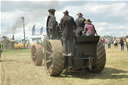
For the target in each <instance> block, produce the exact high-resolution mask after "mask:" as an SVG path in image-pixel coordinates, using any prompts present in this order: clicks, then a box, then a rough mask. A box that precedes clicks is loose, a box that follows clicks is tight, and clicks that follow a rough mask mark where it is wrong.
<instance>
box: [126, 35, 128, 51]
mask: <svg viewBox="0 0 128 85" xmlns="http://www.w3.org/2000/svg"><path fill="white" fill-rule="evenodd" d="M126 48H127V52H128V36H126Z"/></svg>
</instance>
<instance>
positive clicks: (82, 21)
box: [76, 13, 86, 37]
mask: <svg viewBox="0 0 128 85" xmlns="http://www.w3.org/2000/svg"><path fill="white" fill-rule="evenodd" d="M77 15H78V18H77V19H76V26H77V28H76V37H79V36H81V35H82V31H84V25H85V21H86V20H85V19H84V18H83V14H82V13H78V14H77Z"/></svg>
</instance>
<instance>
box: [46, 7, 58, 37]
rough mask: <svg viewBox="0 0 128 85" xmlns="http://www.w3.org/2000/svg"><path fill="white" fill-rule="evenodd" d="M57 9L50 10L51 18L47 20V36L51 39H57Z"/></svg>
mask: <svg viewBox="0 0 128 85" xmlns="http://www.w3.org/2000/svg"><path fill="white" fill-rule="evenodd" d="M55 11H56V10H55V9H49V10H48V12H49V16H48V18H47V25H46V27H47V35H48V38H49V39H55V30H56V27H57V21H56V17H55V16H54V15H55Z"/></svg>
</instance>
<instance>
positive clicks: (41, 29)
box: [40, 27, 43, 35]
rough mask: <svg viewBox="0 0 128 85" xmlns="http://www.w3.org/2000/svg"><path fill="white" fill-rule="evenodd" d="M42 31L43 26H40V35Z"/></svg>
mask: <svg viewBox="0 0 128 85" xmlns="http://www.w3.org/2000/svg"><path fill="white" fill-rule="evenodd" d="M42 33H43V27H41V28H40V35H41V34H42Z"/></svg>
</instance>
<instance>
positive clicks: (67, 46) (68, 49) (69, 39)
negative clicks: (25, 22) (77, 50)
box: [60, 10, 76, 66]
mask: <svg viewBox="0 0 128 85" xmlns="http://www.w3.org/2000/svg"><path fill="white" fill-rule="evenodd" d="M63 13H64V16H63V17H62V19H61V21H60V27H61V31H62V42H63V47H64V54H63V55H64V56H65V58H66V60H69V61H66V62H68V65H69V66H72V63H71V62H72V61H71V60H72V56H73V53H74V52H73V49H74V30H75V28H76V24H75V21H74V19H73V17H71V16H69V12H68V10H66V11H64V12H63Z"/></svg>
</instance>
